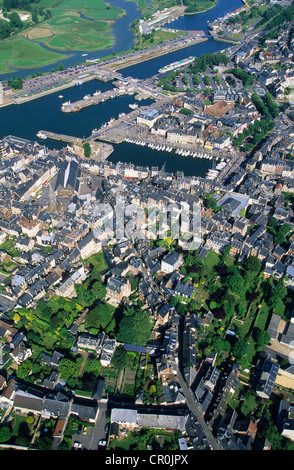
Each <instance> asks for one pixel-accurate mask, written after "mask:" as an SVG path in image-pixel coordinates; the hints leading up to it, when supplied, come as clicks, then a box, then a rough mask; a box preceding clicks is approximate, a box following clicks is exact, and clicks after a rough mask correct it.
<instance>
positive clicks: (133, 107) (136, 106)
mask: <svg viewBox="0 0 294 470" xmlns="http://www.w3.org/2000/svg"><path fill="white" fill-rule="evenodd" d="M138 106H139V105H138V104H137V103H133V104H129V108H131V109H137V108H138Z"/></svg>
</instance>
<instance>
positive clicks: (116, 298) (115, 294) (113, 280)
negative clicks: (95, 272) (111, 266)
mask: <svg viewBox="0 0 294 470" xmlns="http://www.w3.org/2000/svg"><path fill="white" fill-rule="evenodd" d="M131 291H132V288H131V284H130V281H129V280H128V279H127V280H126V281H125V280H124V279H122V278H120V277H110V278H109V279H108V281H107V284H106V300H107V302H109V303H111V304H113V305H118V304H119V303H120V302H121V301H122V299H123V298H124V297H129V296H130V295H131Z"/></svg>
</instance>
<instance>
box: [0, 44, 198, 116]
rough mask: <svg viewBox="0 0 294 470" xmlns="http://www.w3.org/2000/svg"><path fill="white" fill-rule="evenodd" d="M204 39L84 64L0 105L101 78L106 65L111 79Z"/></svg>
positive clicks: (26, 100)
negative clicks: (65, 77) (59, 81)
mask: <svg viewBox="0 0 294 470" xmlns="http://www.w3.org/2000/svg"><path fill="white" fill-rule="evenodd" d="M204 41H207V38H198V37H196V38H193V37H190V38H186V39H182V40H180V41H178V42H174V43H170V42H168V43H166V44H161V45H160V47H159V46H158V47H156V48H153V47H151V48H148V49H145V50H140V51H137V52H132V53H130V54H129V55H127V57H125V56H124V57H122V58H121V59H119V58H113V59H112V61H111V62H108V61H107V62H106V63H104V62H103V61H102V62H99V67H98V66H93V65H88V66H85V67H84V69H83V70H79V72H78V73H77V74H76V75H74V76H71V78H70V81H69V82H68V83H63V84H61V85H60V86H54V87H51V85H50V83H51V82H50V80H49V84H48V86H50V88H49V89H46V90H43V91H39V92H37V91H36V93H32V88H31V89H30V94H29V96H24V95H25V93H26V91H25V85H24V86H23V90H21V91H19V92H17V93H14V94H12V95H8V96H6V97H4V98H3V100H2V103H1V104H0V107H5V106H8V105H10V104H23V103H27V102H28V101H32V100H36V99H37V98H41V97H43V96H47V95H50V94H53V93H58V92H61V91H63V90H65V89H67V88H70V87H72V86H75V85H76V81H77V80H78V79H79V78H81V76H82V81H83V82H86V81H90V80H94V79H99V80H100V79H101V80H103V76H104V77H105V75H102V76H101V75H100V77H99V74H100V72H101V73H102V69H103V68H104V67H106V69H109V71H110V75H109V78H108V80H111V79H113V78H114V77H113V76H112V73H113V72H116V71H117V70H122V69H124V68H128V67H131V66H133V65H136V64H139V63H142V62H146V61H149V60H152V59H154V58H158V57H161V56H163V55H166V54H170V53H172V52H175V51H177V50H181V49H184V48H186V47H190V46H192V45H196V44H200V43H202V42H204ZM61 73H62V74H64V73H65V71H62V72H60V74H61ZM47 76H50V74H47ZM41 80H42V79H41V78H40V80H38V79H36V85H35V88H36V89H37V88H39V86H40V81H41ZM54 81H56V73H55V75H54V78H53V79H52V82H54Z"/></svg>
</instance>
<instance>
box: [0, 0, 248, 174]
mask: <svg viewBox="0 0 294 470" xmlns="http://www.w3.org/2000/svg"><path fill="white" fill-rule="evenodd" d="M229 4H230V8H231V9H232V10H233V9H235V8H236V7H238V6H239V4H242V1H241V0H229ZM229 4H228V3H226V2H225V1H224V0H219V2H218V6H217V8H212V9H211V10H210V11H209V12H208V11H207V12H205V13H203V14H202V13H201V14H198V15H191V16H189V17H188V16H184V17H181V18H179V19H178V20H176V22H189V27H188V28H187V27H186V26H184V25H183V23H182V25H183V28H182V29H183V30H184V29H185V28H186V30H191V31H197V30H204V32H205V33H207V32H206V26H205V25H204V20H203V18H207V19H210V21H213V20H214V19H215V18H216V17H217V15H219V14H220V13H219V11H220V9H222V8H223V6H224V5H225V7H227V5H229ZM128 8H129V5H128ZM125 21H127V20H126V19H125ZM176 22H172V23H170V24H169V25H168V27H171V28H173V27H175V25H174V24H173V23H176ZM178 29H181V28H180V27H178ZM228 46H229V45H224V43H222V42H219V41H216V40H213V39H208V40H205V41H204V42H201V43H198V44H195V45H192V46H190V47H186V48H183V49H181V50H177V51H174V52H170V53H168V54H165V55H162V56H158V57H155V58H153V59H151V60H148V66H146V62H142V63H136V64H134V65H132V66H129V67H126V68H123V69H121V71H120V73H118V72H116V71H115V70H110V69H106V68H105V67H104V68H101V66H100V67H98V69H99V70H100V71H101V74H100V76H99V77H98V74H97V76H96V78H98V80H97V79H96V80H95V79H93V77H91V76H90V72H91V66H92V65H91V64H90V65H89V66H88V67H87V72H88V75H87V74H86V73H85V72H83V73H80V76H79V77H78V78H77V79H76V80H75V85H76V86H65V88H64V89H63V90H62V93H61V94H60V90H59V91H58V90H56V91H55V92H53V93H52V92H51V91H50V95H49V94H48V95H47V94H44V96H43V97H42V98H38V99H34V100H32V101H29V100H27V101H26V100H25V99H24V102H23V103H22V104H21V105H20V106H19V105H13V104H12V105H11V106H8V107H6V108H2V109H0V119H1V123H2V124H1V135H0V138H3V137H4V136H6V135H15V133H16V130H15V129H17V134H18V135H19V137H23V138H28V139H31V140H35V139H36V134H37V133H38V131H39V130H40V129H46V130H47V131H48V132H53V133H56V134H61V135H67V136H71V135H72V136H77V137H78V138H81V139H87V138H88V137H93V138H92V140H99V139H98V138H97V139H95V135H96V133H97V132H99V133H100V132H103V131H106V129H107V130H108V131H111V130H112V131H113V134H112V136H111V137H112V138H113V141H107V140H103V139H102V138H101V140H102V141H103V142H106V144H111V145H113V151H112V152H111V154H110V155H109V157H108V159H109V160H110V161H113V162H115V161H125V162H133V163H136V164H138V165H148V166H151V165H155V166H157V165H160V164H162V165H163V164H164V163H166V169H167V171H173V172H176V171H177V170H179V171H183V172H184V173H185V174H186V175H195V176H197V175H199V176H205V175H206V173H207V172H208V170H209V169H211V168H212V167H213V165H214V159H213V158H208V157H206V155H208V156H209V157H213V156H212V154H211V153H209V152H208V151H205V150H204V149H203V148H202V149H196V148H194V149H193V151H192V149H190V148H182V149H181V148H176V147H175V146H173V147H172V146H171V145H169V144H167V143H166V144H165V143H164V142H161V143H160V142H155V141H154V138H153V139H152V136H151V138H150V141H148V142H147V141H146V140H145V145H140V144H135V143H131V142H128V141H126V140H125V139H127V138H130V139H131V140H133V141H134V142H135V141H136V142H137V141H140V142H142V141H143V140H144V139H141V136H140V138H139V136H138V135H130V136H128V135H127V132H126V129H128V130H129V128H128V127H124V126H128V116H129V114H130V110H131V111H132V112H134V113H136V112H138V109H140V108H141V106H150V103H152V100H150V99H143V100H142V101H140V103H139V102H138V100H137V99H136V101H137V102H135V103H134V98H138V96H135V93H133V94H122V93H121V94H117V95H116V96H115V99H111V98H108V99H107V100H104V101H103V95H104V94H105V93H107V95H106V96H110V95H111V94H113V93H112V92H111V90H113V89H116V88H117V87H115V88H114V84H113V83H111V80H113V79H115V80H121V81H124V80H126V81H127V80H128V79H129V78H130V77H133V78H134V79H139V80H141V79H143V80H144V79H149V77H152V76H153V75H156V74H158V70H159V69H160V68H162V67H164V66H166V65H170V64H172V63H174V62H178V61H181V60H183V59H186V58H187V57H188V58H189V57H199V56H200V55H201V54H203V53H204V52H218V51H221V50H224V49H225V48H227V47H228ZM104 55H105V52H104ZM98 56H101V57H102V56H103V54H102V53H101V54H100V53H98V54H96V58H97V57H98ZM77 57H78V56H76V58H77ZM88 59H89V60H91V59H95V54H94V53H91V54H88V57H87V60H88ZM93 66H94V67H96V70H97V66H96V65H95V64H93ZM44 70H46V68H44ZM27 73H28V72H27ZM117 92H118V90H117V89H116V93H117ZM61 95H62V97H63V98H59V97H60V96H61ZM87 95H90V98H87V99H83V98H84V97H85V96H87ZM101 95H102V96H101ZM61 99H62V102H60V100H61ZM91 100H93V101H95V102H96V100H97V101H98V105H93V106H92V105H90V104H92V103H90V101H91ZM77 102H79V103H82V105H83V108H82V109H81V110H82V112H81V113H79V112H64V111H62V110H61V105H62V104H63V105H64V106H65V107H68V106H69V109H71V108H72V105H73V104H74V103H77ZM134 105H135V106H134ZM136 105H138V108H137V106H136ZM133 106H134V107H135V109H134V108H132V107H133ZM4 113H5V114H4ZM27 116H30V119H27ZM118 122H119V124H120V125H119V128H118V127H116V124H117V123H118ZM37 138H38V137H37ZM40 142H46V146H47V147H48V148H49V149H55V148H56V149H58V148H61V147H64V146H65V145H66V143H65V142H63V141H62V140H53V139H51V138H49V137H48V136H47V138H46V139H42V138H40ZM149 144H153V145H154V147H153V148H152V147H151V145H150V146H149ZM155 146H156V148H155ZM171 147H172V150H170V149H171ZM138 149H140V150H139V151H138Z"/></svg>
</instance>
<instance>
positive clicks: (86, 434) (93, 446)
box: [73, 401, 107, 450]
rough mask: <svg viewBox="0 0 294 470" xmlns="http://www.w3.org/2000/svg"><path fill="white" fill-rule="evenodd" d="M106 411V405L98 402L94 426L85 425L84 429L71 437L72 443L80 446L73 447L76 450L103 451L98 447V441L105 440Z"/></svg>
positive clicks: (101, 447)
mask: <svg viewBox="0 0 294 470" xmlns="http://www.w3.org/2000/svg"><path fill="white" fill-rule="evenodd" d="M106 410H107V403H106V402H102V401H101V402H99V414H98V418H97V421H96V424H95V425H94V426H93V425H92V424H88V423H85V425H84V427H83V428H82V429H80V430H79V432H78V433H77V434H75V435H74V436H73V442H76V443H79V444H81V446H79V447H75V448H76V449H80V450H103V446H101V445H99V441H101V440H107V433H106V432H105V426H106V424H107V419H106ZM85 427H86V430H85Z"/></svg>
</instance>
